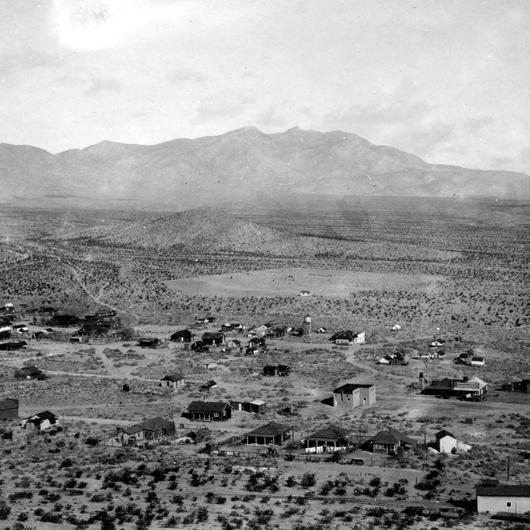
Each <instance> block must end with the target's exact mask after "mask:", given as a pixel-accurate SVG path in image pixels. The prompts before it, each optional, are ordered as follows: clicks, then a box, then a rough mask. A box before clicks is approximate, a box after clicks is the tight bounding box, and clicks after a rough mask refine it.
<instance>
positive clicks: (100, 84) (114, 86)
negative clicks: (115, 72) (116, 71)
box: [86, 78, 123, 96]
mask: <svg viewBox="0 0 530 530" xmlns="http://www.w3.org/2000/svg"><path fill="white" fill-rule="evenodd" d="M122 88H123V85H122V84H121V83H120V82H118V81H116V80H115V79H109V78H94V79H92V81H91V83H90V86H89V87H88V89H87V91H86V94H87V95H89V96H95V95H98V94H101V93H102V92H119V91H120V90H122Z"/></svg>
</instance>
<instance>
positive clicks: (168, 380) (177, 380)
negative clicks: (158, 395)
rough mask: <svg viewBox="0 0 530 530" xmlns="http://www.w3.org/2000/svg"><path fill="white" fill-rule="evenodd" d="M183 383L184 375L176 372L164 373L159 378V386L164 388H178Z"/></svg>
mask: <svg viewBox="0 0 530 530" xmlns="http://www.w3.org/2000/svg"><path fill="white" fill-rule="evenodd" d="M184 384H185V381H184V376H183V375H182V374H178V373H175V374H169V375H166V376H165V377H162V379H161V380H160V386H162V387H165V388H179V387H181V386H184Z"/></svg>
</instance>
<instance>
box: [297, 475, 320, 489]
mask: <svg viewBox="0 0 530 530" xmlns="http://www.w3.org/2000/svg"><path fill="white" fill-rule="evenodd" d="M316 482H317V481H316V479H315V474H314V473H304V474H303V476H302V479H301V480H300V486H302V488H306V489H307V488H312V487H313V486H314V485H315V484H316Z"/></svg>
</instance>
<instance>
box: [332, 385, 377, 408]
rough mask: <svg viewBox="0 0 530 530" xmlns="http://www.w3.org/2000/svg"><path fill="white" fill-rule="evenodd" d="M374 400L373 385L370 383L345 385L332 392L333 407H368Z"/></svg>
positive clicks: (374, 391)
mask: <svg viewBox="0 0 530 530" xmlns="http://www.w3.org/2000/svg"><path fill="white" fill-rule="evenodd" d="M376 399H377V397H376V390H375V385H373V384H371V383H346V384H345V385H342V386H339V387H338V388H336V389H335V390H333V406H334V407H343V408H355V407H369V406H372V405H374V404H375V402H376Z"/></svg>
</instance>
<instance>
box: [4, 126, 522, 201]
mask: <svg viewBox="0 0 530 530" xmlns="http://www.w3.org/2000/svg"><path fill="white" fill-rule="evenodd" d="M0 181H1V182H2V189H1V190H0V199H3V200H9V199H10V198H13V197H15V196H16V197H20V196H23V197H28V198H31V197H44V196H46V195H48V196H49V195H61V194H62V195H68V196H80V197H83V196H86V197H88V198H90V199H91V200H96V201H97V200H105V201H109V200H123V199H129V200H133V199H137V200H139V201H140V202H142V203H146V204H155V205H157V204H158V205H160V206H164V207H168V206H169V207H176V208H183V207H196V206H200V205H204V206H208V205H215V204H217V203H218V202H219V201H230V200H235V201H241V200H242V201H245V200H252V199H254V200H255V199H257V198H259V196H260V194H262V193H265V192H267V193H269V194H271V193H272V194H274V193H276V194H281V193H284V192H285V190H289V191H290V192H292V193H306V194H315V193H322V192H323V191H326V192H327V193H334V194H337V195H363V196H364V195H368V196H373V195H381V196H425V197H454V196H456V197H477V196H492V197H499V198H523V199H526V198H530V176H528V175H526V174H523V173H517V172H511V171H503V170H478V169H467V168H462V167H459V166H449V165H443V164H429V163H428V162H426V161H424V160H422V159H421V158H420V157H418V156H416V155H414V154H411V153H406V152H404V151H400V150H399V149H396V148H394V147H392V146H386V145H375V144H373V143H371V142H369V141H368V140H366V139H365V138H362V137H361V136H358V135H356V134H353V133H348V132H343V131H328V132H319V131H313V130H308V131H307V130H303V129H300V128H298V127H293V128H290V129H287V130H286V131H283V132H278V133H271V134H267V133H263V132H262V131H260V130H259V129H257V128H256V127H243V128H240V129H236V130H234V131H229V132H227V133H224V134H221V135H214V136H204V137H200V138H195V139H187V138H177V139H174V140H169V141H166V142H162V143H157V144H152V145H142V144H130V143H121V142H112V141H108V140H104V141H102V142H98V143H97V144H94V145H90V146H87V147H85V148H82V149H68V150H66V151H62V152H60V153H56V154H52V153H49V152H48V151H46V150H44V149H41V148H38V147H33V146H27V145H21V146H16V145H12V144H5V143H2V144H0ZM80 200H81V201H82V199H80Z"/></svg>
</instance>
